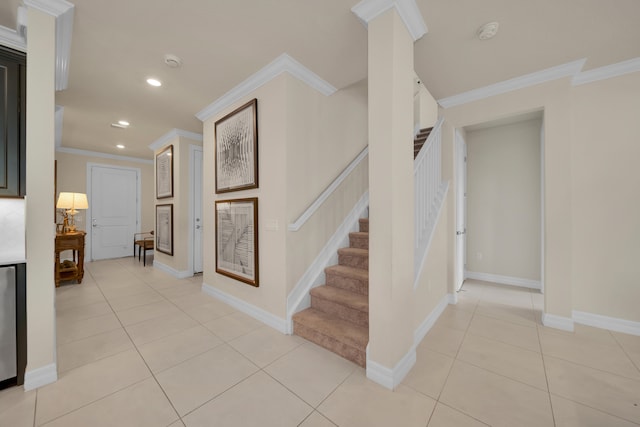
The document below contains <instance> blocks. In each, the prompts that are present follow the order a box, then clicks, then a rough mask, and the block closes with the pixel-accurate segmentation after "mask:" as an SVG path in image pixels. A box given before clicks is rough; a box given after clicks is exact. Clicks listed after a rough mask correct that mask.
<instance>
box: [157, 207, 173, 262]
mask: <svg viewBox="0 0 640 427" xmlns="http://www.w3.org/2000/svg"><path fill="white" fill-rule="evenodd" d="M156 250H158V251H159V252H162V253H165V254H167V255H171V256H173V205H156Z"/></svg>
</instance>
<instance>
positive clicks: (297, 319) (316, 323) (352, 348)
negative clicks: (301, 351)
mask: <svg viewBox="0 0 640 427" xmlns="http://www.w3.org/2000/svg"><path fill="white" fill-rule="evenodd" d="M293 332H294V333H295V334H296V335H299V336H301V337H303V338H306V339H308V340H309V341H312V342H314V343H316V344H318V345H319V346H321V347H324V348H326V349H327V350H330V351H332V352H334V353H336V354H339V355H340V356H342V357H344V358H345V359H348V360H351V361H352V362H354V363H356V364H358V365H360V366H362V367H365V365H366V362H367V355H366V348H367V343H368V342H369V330H368V328H367V327H364V326H360V325H356V324H353V323H351V322H347V321H344V320H342V319H336V318H334V317H332V316H331V315H329V314H327V313H323V312H321V311H319V310H316V309H314V308H308V309H306V310H303V311H301V312H299V313H296V314H295V315H294V316H293Z"/></svg>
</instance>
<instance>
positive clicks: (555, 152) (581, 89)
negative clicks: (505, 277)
mask: <svg viewBox="0 0 640 427" xmlns="http://www.w3.org/2000/svg"><path fill="white" fill-rule="evenodd" d="M639 88H640V73H633V74H629V75H625V76H621V77H616V78H612V79H607V80H603V81H599V82H594V83H589V84H585V85H581V86H575V87H573V86H571V84H570V81H569V79H560V80H555V81H553V82H549V83H545V84H541V85H537V86H534V87H530V88H525V89H521V90H518V91H514V92H509V93H506V94H503V95H498V96H494V97H491V98H488V99H484V100H480V101H476V102H472V103H468V104H465V105H461V106H458V107H451V108H447V109H443V110H442V114H443V115H444V116H445V118H446V119H447V120H448V121H449V122H450V123H451V125H452V126H454V127H464V126H468V125H472V124H478V123H483V122H487V121H491V120H495V119H500V118H504V117H508V116H512V115H518V114H522V113H526V112H531V111H535V110H537V109H543V110H544V137H545V142H544V194H545V200H544V203H545V206H544V224H545V231H544V233H545V252H544V254H545V255H544V278H543V279H544V282H545V312H546V313H550V314H554V315H558V316H562V317H567V318H570V317H572V310H578V311H584V312H587V313H593V314H599V315H604V316H610V317H614V318H620V319H626V320H632V321H640V314H639V313H640V312H639V311H638V310H637V304H636V301H638V299H639V295H638V286H637V285H636V284H637V277H638V275H639V273H640V270H639V269H638V262H637V259H638V258H639V256H640V253H639V251H638V245H637V241H638V240H639V238H640V230H639V228H638V226H637V225H638V220H637V218H638V217H640V205H639V204H638V201H637V199H638V198H637V197H634V196H635V194H636V193H637V189H638V188H640V185H639V184H640V173H639V172H638V169H637V167H635V163H636V160H637V158H638V154H639V153H638V150H639V148H638V147H639V146H638V144H637V141H638V140H639V136H640V130H639V125H638V121H637V117H638V116H639V115H640V101H639V100H638V97H637V96H636V94H637V93H638V89H639Z"/></svg>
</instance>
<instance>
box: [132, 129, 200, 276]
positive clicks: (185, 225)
mask: <svg viewBox="0 0 640 427" xmlns="http://www.w3.org/2000/svg"><path fill="white" fill-rule="evenodd" d="M169 145H172V146H173V156H172V157H173V197H169V198H166V199H156V198H155V194H156V193H155V175H154V174H153V171H155V166H153V167H152V185H153V190H152V192H151V195H152V198H153V200H154V201H155V204H154V206H153V208H152V213H151V219H152V221H153V222H152V225H151V228H149V230H151V229H154V230H155V205H173V255H169V254H166V253H164V252H159V251H158V248H157V247H156V249H155V252H154V255H153V256H154V258H153V259H154V262H159V263H161V264H162V265H163V266H166V267H169V268H170V269H172V270H174V272H175V273H177V274H179V275H189V274H191V272H192V267H193V266H192V265H190V263H189V232H190V231H191V230H189V204H190V203H191V191H190V188H189V179H190V174H191V170H190V169H189V156H190V148H189V147H190V146H191V145H195V146H202V142H199V141H194V140H192V139H189V138H185V137H182V136H176V137H175V138H174V139H173V140H172V141H169V142H168V143H167V144H166V145H165V146H163V147H162V148H159V149H157V150H156V151H155V153H154V162H155V155H157V154H159V153H160V152H161V151H163V150H164V149H166V148H167V147H168V146H169ZM145 230H146V229H145Z"/></svg>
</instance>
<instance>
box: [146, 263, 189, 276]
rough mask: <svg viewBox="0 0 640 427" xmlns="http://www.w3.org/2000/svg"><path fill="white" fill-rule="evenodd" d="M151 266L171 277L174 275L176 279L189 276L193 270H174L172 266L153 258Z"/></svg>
mask: <svg viewBox="0 0 640 427" xmlns="http://www.w3.org/2000/svg"><path fill="white" fill-rule="evenodd" d="M153 268H157V269H158V270H162V271H164V272H165V273H169V274H170V275H172V276H173V277H175V278H176V279H186V278H187V277H191V276H193V272H192V271H189V270H183V271H180V270H176V269H175V268H173V267H169V266H168V265H166V264H163V263H161V262H159V261H156V260H155V259H154V260H153Z"/></svg>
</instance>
